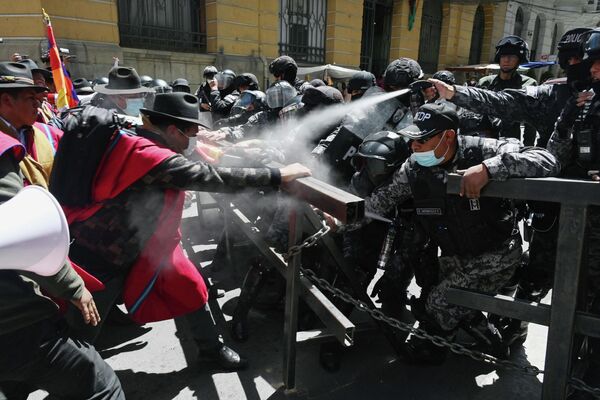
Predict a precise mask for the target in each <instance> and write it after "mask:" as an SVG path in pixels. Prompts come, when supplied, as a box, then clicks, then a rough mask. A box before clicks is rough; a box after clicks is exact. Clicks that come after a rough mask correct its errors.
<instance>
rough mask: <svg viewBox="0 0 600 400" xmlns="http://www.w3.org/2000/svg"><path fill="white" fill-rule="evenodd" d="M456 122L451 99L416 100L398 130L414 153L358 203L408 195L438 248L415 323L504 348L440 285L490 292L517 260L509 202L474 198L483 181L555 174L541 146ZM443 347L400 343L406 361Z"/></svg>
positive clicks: (374, 208)
mask: <svg viewBox="0 0 600 400" xmlns="http://www.w3.org/2000/svg"><path fill="white" fill-rule="evenodd" d="M457 130H458V117H457V115H456V112H455V111H454V110H452V109H451V108H450V107H448V106H447V105H445V104H435V103H434V104H425V105H423V106H421V107H420V108H419V109H418V112H417V113H416V115H415V118H414V125H410V126H408V127H407V128H405V129H403V130H401V131H400V132H399V134H400V135H402V136H404V137H405V138H407V139H408V140H409V141H410V146H411V149H412V151H413V154H412V155H411V157H410V158H409V159H408V160H406V162H405V163H404V164H402V166H401V167H400V168H399V169H398V170H397V171H396V172H395V173H394V177H393V180H392V182H391V183H390V184H389V185H387V186H383V187H380V188H378V189H377V190H375V191H374V192H373V193H372V194H371V195H370V196H368V197H367V198H365V211H367V212H371V213H374V214H377V215H385V214H386V213H387V212H388V211H389V210H391V209H392V208H393V207H395V206H396V205H397V204H399V203H402V202H404V201H405V200H407V199H409V198H411V197H412V198H413V199H414V205H415V214H416V215H415V221H416V223H418V224H420V225H421V226H422V228H423V230H424V231H425V233H426V234H427V235H428V236H429V238H430V240H431V241H432V243H433V244H434V245H435V246H437V247H439V248H440V249H441V256H440V257H439V268H440V269H439V271H440V272H439V281H438V283H437V285H434V286H433V288H432V289H431V290H430V292H429V293H428V294H427V296H426V298H421V299H418V300H416V301H414V302H413V304H412V307H411V309H412V312H413V314H414V315H415V317H416V318H417V320H418V321H419V326H420V327H421V328H423V329H425V330H426V331H428V332H429V333H430V334H435V335H439V336H444V337H446V338H448V339H452V338H453V336H454V333H455V332H456V330H457V329H458V328H463V329H466V330H467V332H469V333H470V334H471V336H473V337H474V338H475V339H476V341H477V342H478V345H479V348H480V350H483V351H485V352H488V353H492V354H493V355H496V356H507V355H508V348H507V347H506V346H504V345H502V342H501V337H500V335H499V333H498V331H497V330H496V329H495V328H494V327H493V326H492V325H490V324H489V323H488V322H487V320H486V317H485V316H484V315H483V313H481V312H478V311H473V310H469V309H466V308H462V307H458V306H454V305H451V304H448V301H447V298H446V293H447V288H449V287H452V286H454V287H462V288H468V289H471V290H477V291H482V292H489V293H496V292H497V291H498V290H500V289H501V288H502V287H503V286H504V285H505V284H506V283H507V282H508V281H509V279H510V278H511V277H512V275H513V273H514V271H515V268H516V267H517V265H518V264H519V262H520V260H521V253H522V249H521V238H520V235H519V231H518V227H517V222H516V220H515V213H514V212H513V210H512V208H511V206H510V204H509V202H507V201H503V200H502V199H495V198H479V193H480V190H481V189H482V188H483V187H484V186H485V185H486V184H487V183H488V181H489V180H490V179H494V180H506V179H508V178H513V177H545V176H551V175H556V174H557V173H558V171H559V166H558V163H557V161H556V159H555V158H554V156H552V154H550V153H549V152H547V151H546V150H545V149H541V148H524V147H523V146H522V145H521V144H520V143H519V142H518V141H517V140H514V139H508V140H495V139H488V138H479V137H471V136H458V135H457ZM449 173H459V174H462V175H463V179H462V182H461V190H460V195H459V196H457V195H447V194H446V182H447V175H448V174H449ZM356 227H357V225H353V226H351V227H348V228H349V229H353V228H356ZM446 354H447V349H446V348H440V347H437V346H435V345H434V344H433V343H431V342H428V341H425V340H421V339H418V338H416V337H414V336H412V337H410V338H409V339H408V341H407V344H406V358H407V361H409V362H413V363H428V364H437V363H441V362H443V361H444V360H445V358H446Z"/></svg>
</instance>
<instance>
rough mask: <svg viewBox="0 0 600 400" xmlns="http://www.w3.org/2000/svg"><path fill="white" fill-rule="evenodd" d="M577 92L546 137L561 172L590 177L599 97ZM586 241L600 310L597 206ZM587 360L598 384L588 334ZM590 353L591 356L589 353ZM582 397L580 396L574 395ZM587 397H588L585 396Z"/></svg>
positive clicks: (598, 37) (590, 303)
mask: <svg viewBox="0 0 600 400" xmlns="http://www.w3.org/2000/svg"><path fill="white" fill-rule="evenodd" d="M588 35H589V36H587V41H586V42H585V44H584V46H583V49H584V56H583V62H582V64H583V65H584V66H585V68H586V69H587V70H588V71H589V69H590V67H591V65H592V64H593V63H594V61H597V60H600V31H599V30H597V29H595V30H593V31H591V32H589V33H588ZM590 86H591V89H593V91H594V92H595V93H600V83H599V82H592V83H591V85H590ZM576 103H577V95H574V96H573V97H572V98H570V99H569V100H568V101H567V102H566V105H565V107H564V109H563V111H562V112H561V115H560V117H559V118H558V120H557V122H556V129H555V131H554V132H553V134H552V136H551V137H550V140H549V141H548V150H549V151H550V152H552V153H553V154H554V155H555V156H556V158H557V159H558V160H559V162H560V164H561V168H562V174H563V176H565V177H568V178H575V179H583V180H587V179H589V176H590V175H598V170H600V142H599V141H598V134H599V133H600V98H599V97H598V95H597V94H596V95H595V96H594V97H593V98H592V99H591V100H589V101H587V102H586V103H585V104H584V105H583V106H582V107H578V106H577V105H576ZM585 243H586V244H587V246H586V247H587V254H586V256H587V257H586V259H587V279H586V284H587V289H588V299H587V302H586V304H585V307H586V308H587V310H589V311H591V312H593V313H595V314H599V313H600V300H599V299H600V296H599V293H600V245H599V243H600V207H598V206H590V207H589V213H588V218H587V229H586V238H585ZM587 352H588V357H585V358H586V359H587V360H588V361H589V363H588V364H587V365H586V370H585V372H584V375H583V380H584V381H585V382H586V383H588V384H590V385H592V386H598V384H599V382H598V376H599V374H598V371H599V370H600V356H599V354H600V341H599V340H598V338H588V346H587ZM590 355H591V356H590ZM576 398H583V397H576ZM585 398H587V397H585Z"/></svg>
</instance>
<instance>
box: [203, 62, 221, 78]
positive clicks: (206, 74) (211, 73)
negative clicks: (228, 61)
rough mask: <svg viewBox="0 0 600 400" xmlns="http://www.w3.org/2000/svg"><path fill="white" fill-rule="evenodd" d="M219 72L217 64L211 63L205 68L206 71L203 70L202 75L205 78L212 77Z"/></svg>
mask: <svg viewBox="0 0 600 400" xmlns="http://www.w3.org/2000/svg"><path fill="white" fill-rule="evenodd" d="M218 72H219V71H218V70H217V68H216V67H215V66H213V65H209V66H207V67H205V68H204V71H202V76H203V77H204V79H212V78H214V77H215V75H216V74H217V73H218Z"/></svg>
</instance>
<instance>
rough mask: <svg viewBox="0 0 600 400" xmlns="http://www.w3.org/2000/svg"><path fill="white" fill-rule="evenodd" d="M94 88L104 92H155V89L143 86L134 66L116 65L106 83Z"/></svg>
mask: <svg viewBox="0 0 600 400" xmlns="http://www.w3.org/2000/svg"><path fill="white" fill-rule="evenodd" d="M94 90H95V91H96V92H98V93H102V94H137V93H153V90H152V89H150V88H147V87H144V86H142V80H141V79H140V76H139V75H138V73H137V71H136V70H135V69H134V68H130V67H115V68H113V69H111V70H110V72H109V73H108V83H107V84H106V85H96V86H95V87H94Z"/></svg>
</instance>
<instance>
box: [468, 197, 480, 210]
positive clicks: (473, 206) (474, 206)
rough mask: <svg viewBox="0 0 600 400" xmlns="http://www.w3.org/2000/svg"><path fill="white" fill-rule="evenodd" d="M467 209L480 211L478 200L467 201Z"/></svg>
mask: <svg viewBox="0 0 600 400" xmlns="http://www.w3.org/2000/svg"><path fill="white" fill-rule="evenodd" d="M469 208H470V209H471V211H479V210H481V206H480V205H479V199H469Z"/></svg>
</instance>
